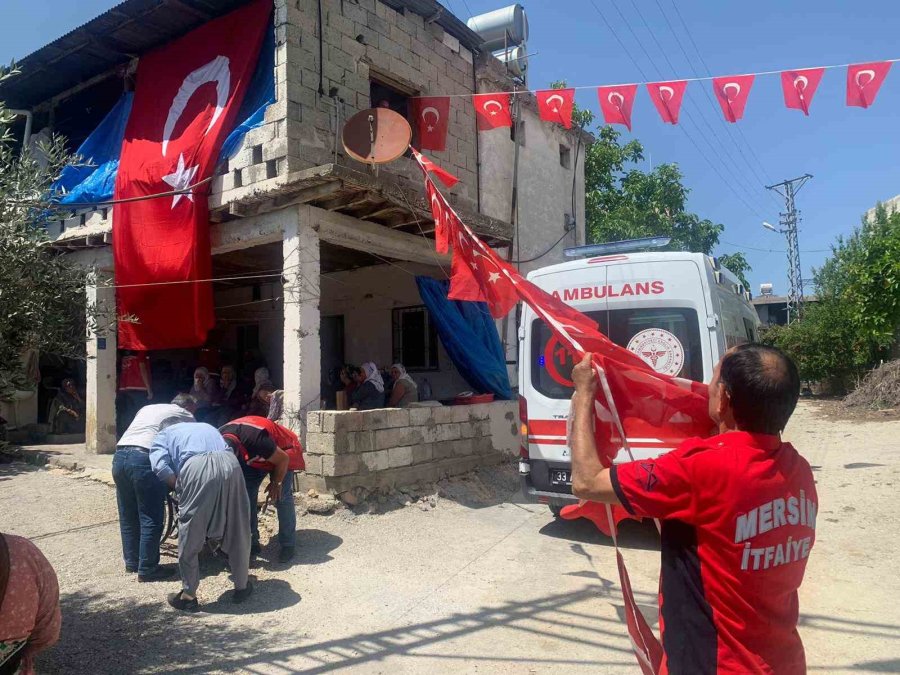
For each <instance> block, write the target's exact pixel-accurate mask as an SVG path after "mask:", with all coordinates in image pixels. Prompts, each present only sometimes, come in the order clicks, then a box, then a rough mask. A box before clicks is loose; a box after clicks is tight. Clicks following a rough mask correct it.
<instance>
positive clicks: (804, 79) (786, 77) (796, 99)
mask: <svg viewBox="0 0 900 675" xmlns="http://www.w3.org/2000/svg"><path fill="white" fill-rule="evenodd" d="M824 74H825V69H824V68H807V69H805V70H785V71H784V72H782V73H781V90H782V92H783V93H784V104H785V105H786V106H787V107H788V108H792V109H794V110H802V111H803V114H804V115H806V116H809V106H810V105H811V104H812V100H813V96H815V95H816V89H818V88H819V82H821V81H822V75H824Z"/></svg>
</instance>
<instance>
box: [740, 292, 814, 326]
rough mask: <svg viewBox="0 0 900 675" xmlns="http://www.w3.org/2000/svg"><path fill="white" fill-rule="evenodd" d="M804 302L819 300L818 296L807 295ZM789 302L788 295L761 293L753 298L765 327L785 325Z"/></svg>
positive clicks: (760, 320)
mask: <svg viewBox="0 0 900 675" xmlns="http://www.w3.org/2000/svg"><path fill="white" fill-rule="evenodd" d="M803 302H805V303H810V302H818V298H816V296H815V295H805V296H803ZM787 303H788V298H787V296H786V295H759V296H757V297H755V298H753V306H754V307H756V313H757V314H758V315H759V322H760V323H761V324H762V326H763V328H768V327H769V326H784V325H785V324H786V323H787Z"/></svg>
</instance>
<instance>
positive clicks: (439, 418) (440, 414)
mask: <svg viewBox="0 0 900 675" xmlns="http://www.w3.org/2000/svg"><path fill="white" fill-rule="evenodd" d="M460 407H461V406H452V405H448V406H442V407H440V408H434V409H433V410H434V413H433V414H432V419H434V422H435V424H449V423H450V422H458V421H459V420H460V419H461V418H458V417H457V410H458V409H459V408H460Z"/></svg>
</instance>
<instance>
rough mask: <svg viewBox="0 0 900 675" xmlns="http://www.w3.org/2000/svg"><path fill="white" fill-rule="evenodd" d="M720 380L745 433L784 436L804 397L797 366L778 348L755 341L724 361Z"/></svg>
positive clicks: (735, 418) (738, 348)
mask: <svg viewBox="0 0 900 675" xmlns="http://www.w3.org/2000/svg"><path fill="white" fill-rule="evenodd" d="M719 378H720V379H721V381H722V384H723V385H725V391H727V392H728V395H729V397H730V398H731V408H732V411H733V413H734V420H735V422H737V425H738V428H739V429H741V430H743V431H749V432H752V433H758V434H778V433H781V432H782V431H783V430H784V428H785V427H786V426H787V423H788V420H789V419H790V418H791V414H792V413H793V412H794V408H796V407H797V399H798V398H800V374H799V373H798V372H797V366H795V365H794V362H793V361H791V359H790V358H789V357H788V356H787V354H785V353H784V352H782V351H781V350H780V349H777V348H776V347H769V346H766V345H760V344H755V343H752V342H748V343H745V344H742V345H740V346H738V347H735V348H734V349H733V350H731V351H730V352H729V353H727V354H726V355H725V358H724V359H722V367H721V370H720V371H719Z"/></svg>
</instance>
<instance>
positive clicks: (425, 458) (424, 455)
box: [412, 443, 434, 464]
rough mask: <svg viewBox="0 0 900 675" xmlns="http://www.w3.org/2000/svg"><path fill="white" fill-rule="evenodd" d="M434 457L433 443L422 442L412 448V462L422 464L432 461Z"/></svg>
mask: <svg viewBox="0 0 900 675" xmlns="http://www.w3.org/2000/svg"><path fill="white" fill-rule="evenodd" d="M432 459H434V445H433V444H432V443H421V444H419V445H414V446H413V449H412V463H413V464H422V463H423V462H430V461H431V460H432Z"/></svg>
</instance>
